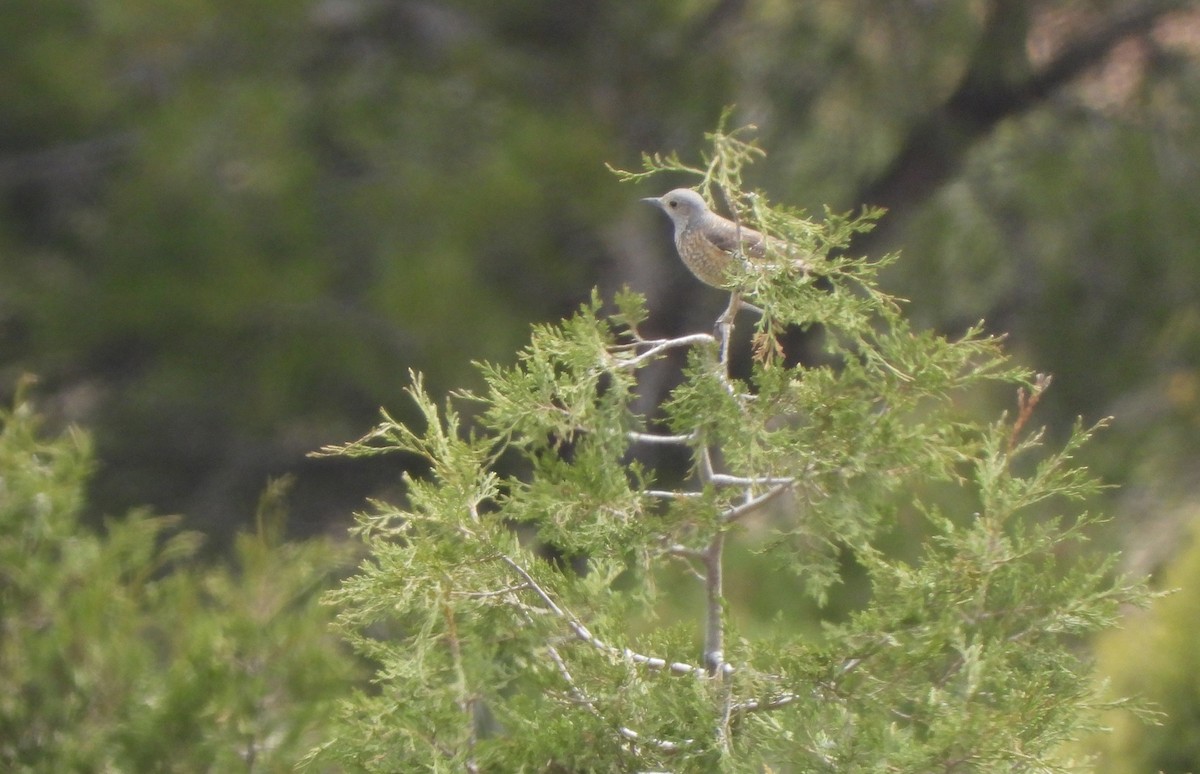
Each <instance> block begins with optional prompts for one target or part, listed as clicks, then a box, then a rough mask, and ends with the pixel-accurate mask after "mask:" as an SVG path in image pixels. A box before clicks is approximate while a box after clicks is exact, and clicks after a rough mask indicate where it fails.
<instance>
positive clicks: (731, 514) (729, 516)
mask: <svg viewBox="0 0 1200 774" xmlns="http://www.w3.org/2000/svg"><path fill="white" fill-rule="evenodd" d="M794 483H795V482H794V481H789V482H787V483H785V484H779V485H778V486H775V487H773V488H771V489H768V490H767V491H766V492H763V493H762V494H760V495H759V496H758V497H755V498H753V499H750V500H747V501H746V502H744V503H742V504H741V505H736V506H734V507H732V508H730V509H729V510H727V511H725V512H724V513H722V514H721V521H723V522H725V523H726V524H731V523H733V522H735V521H737V520H738V519H740V518H742V517H743V516H746V515H748V514H750V513H752V512H754V511H755V510H757V509H758V508H760V507H761V506H763V505H765V504H766V503H768V502H770V501H771V500H774V499H775V498H776V497H779V496H780V495H781V494H783V493H784V492H786V491H788V490H789V489H791V488H792V485H793V484H794Z"/></svg>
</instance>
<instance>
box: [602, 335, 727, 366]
mask: <svg viewBox="0 0 1200 774" xmlns="http://www.w3.org/2000/svg"><path fill="white" fill-rule="evenodd" d="M713 343H716V339H715V338H714V337H713V336H711V335H710V334H707V333H693V334H690V335H688V336H680V337H679V338H676V339H652V340H647V341H639V342H638V345H639V346H648V347H650V349H648V350H646V351H645V352H643V353H641V354H640V355H636V356H634V357H630V358H615V357H614V360H616V364H617V365H618V366H619V367H621V368H639V367H641V365H642V363H644V362H646V361H647V360H653V359H654V358H656V357H658V356H659V355H661V354H662V353H663V352H666V351H668V350H671V349H679V348H681V347H691V346H694V345H696V344H713ZM609 354H610V356H612V354H613V353H612V352H610V353H609Z"/></svg>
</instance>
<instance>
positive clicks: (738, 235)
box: [642, 188, 804, 288]
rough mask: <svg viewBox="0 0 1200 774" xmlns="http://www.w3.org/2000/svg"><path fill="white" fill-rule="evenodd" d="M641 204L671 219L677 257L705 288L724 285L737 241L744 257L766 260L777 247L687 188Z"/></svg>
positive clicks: (646, 200) (727, 280)
mask: <svg viewBox="0 0 1200 774" xmlns="http://www.w3.org/2000/svg"><path fill="white" fill-rule="evenodd" d="M642 201H644V202H648V203H650V204H653V205H655V206H656V207H659V208H660V209H662V211H663V212H665V213H667V215H669V216H670V217H671V221H672V222H673V223H674V224H675V248H676V249H677V250H678V251H679V257H680V258H682V259H683V263H684V265H685V266H687V267H688V269H689V270H690V271H691V272H692V274H695V275H696V277H697V278H698V279H699V280H700V281H701V282H703V283H705V284H706V285H712V286H713V287H715V288H724V287H726V286H727V283H728V282H729V280H730V272H729V270H730V268H731V267H732V266H733V262H734V260H735V255H736V254H737V252H738V251H737V243H738V240H739V239H740V240H741V248H742V249H741V254H742V257H744V258H751V259H755V258H757V259H762V258H765V257H766V254H767V247H768V246H770V247H771V248H772V249H773V250H774V249H776V248H777V244H776V243H775V240H772V239H770V238H768V237H764V236H763V235H762V234H761V233H759V232H758V231H755V230H754V229H752V228H749V227H747V226H739V225H738V224H737V223H734V222H733V221H731V220H729V219H728V218H723V217H721V216H720V215H718V214H717V213H715V212H713V211H712V210H710V209H709V208H708V205H707V204H705V203H704V199H703V198H701V196H700V194H698V193H696V192H695V191H693V190H691V189H690V188H676V189H675V190H674V191H668V192H667V193H665V194H663V195H662V196H660V197H657V198H655V197H649V198H646V199H642ZM797 266H798V267H799V268H801V269H803V268H804V264H803V263H801V262H797Z"/></svg>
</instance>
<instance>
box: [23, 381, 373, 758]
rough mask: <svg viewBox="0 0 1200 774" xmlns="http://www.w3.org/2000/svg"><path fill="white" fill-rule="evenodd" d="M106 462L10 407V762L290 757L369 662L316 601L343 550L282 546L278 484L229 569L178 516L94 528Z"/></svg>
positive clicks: (75, 437)
mask: <svg viewBox="0 0 1200 774" xmlns="http://www.w3.org/2000/svg"><path fill="white" fill-rule="evenodd" d="M91 464H92V463H91V452H90V446H89V442H88V439H87V438H86V437H85V436H83V435H82V434H80V433H78V432H74V431H71V432H68V433H66V434H64V435H62V436H61V437H57V438H49V439H47V438H44V437H42V435H41V434H40V433H39V432H38V427H37V420H36V417H35V416H34V415H33V414H32V412H31V409H30V406H29V404H28V403H24V402H20V401H19V402H18V403H17V405H16V407H15V408H14V409H13V410H12V411H11V412H4V413H3V414H0V619H2V620H3V629H4V631H3V636H2V637H0V682H2V683H3V684H4V686H5V690H4V691H3V694H2V695H0V768H2V769H3V770H4V771H12V772H17V771H31V772H32V771H39V772H41V771H45V772H49V771H249V770H254V771H286V770H289V769H290V768H291V766H292V764H294V762H295V761H296V759H297V758H298V757H300V755H301V753H302V752H303V751H304V750H306V749H307V748H309V747H311V746H312V745H313V744H314V743H315V742H316V740H317V739H319V738H320V737H319V736H318V734H320V733H321V732H322V731H323V723H324V720H325V718H326V717H327V716H328V715H329V714H330V713H331V712H332V711H333V702H334V701H335V699H336V698H337V697H338V696H339V695H341V694H343V693H344V692H345V691H346V690H347V688H348V686H349V685H350V684H351V683H352V682H353V680H354V679H355V678H356V676H357V673H358V668H359V667H358V665H357V664H356V662H355V661H354V660H353V659H352V657H351V656H350V655H349V654H348V653H346V652H345V651H344V649H343V648H342V647H341V646H340V645H339V643H338V642H337V641H336V639H335V638H334V637H332V636H331V634H330V633H329V631H328V623H329V621H328V619H329V616H328V612H327V611H326V610H325V609H324V608H323V607H321V606H320V605H319V604H317V597H318V596H319V594H320V592H321V591H322V590H324V589H325V588H327V587H328V586H329V584H330V583H331V581H332V577H331V576H332V573H333V572H334V571H336V570H337V568H338V567H340V566H342V565H343V564H344V563H345V561H346V559H347V558H348V557H347V556H346V555H345V549H339V548H337V547H335V546H334V545H333V544H332V543H330V542H327V541H320V540H313V541H309V542H306V543H301V544H288V543H283V542H281V541H280V540H279V538H278V533H279V520H280V518H281V516H280V513H281V510H280V509H281V503H280V497H281V495H282V491H280V490H279V487H278V486H276V487H274V488H273V489H272V490H271V491H270V492H269V493H268V496H267V497H264V500H263V506H262V512H261V513H260V524H259V529H258V530H257V531H256V532H253V533H246V534H242V535H239V536H238V538H237V541H236V547H235V550H234V555H233V559H232V561H231V563H230V564H229V566H227V567H225V566H207V565H205V564H202V563H200V562H199V561H197V560H196V559H195V558H194V551H195V549H196V547H197V546H198V537H197V535H195V534H194V533H187V532H177V531H175V530H174V529H173V528H172V520H171V519H166V518H156V517H150V516H147V515H145V514H142V513H134V514H130V515H129V516H127V517H125V518H121V519H113V520H110V521H109V522H108V523H107V524H106V527H105V530H104V532H103V534H97V533H95V532H93V531H91V530H89V529H87V528H85V527H84V526H82V525H81V524H80V523H79V517H80V512H81V509H82V507H83V502H84V486H85V484H86V481H87V478H88V475H89V473H90V470H91Z"/></svg>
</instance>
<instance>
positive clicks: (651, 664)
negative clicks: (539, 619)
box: [500, 554, 708, 677]
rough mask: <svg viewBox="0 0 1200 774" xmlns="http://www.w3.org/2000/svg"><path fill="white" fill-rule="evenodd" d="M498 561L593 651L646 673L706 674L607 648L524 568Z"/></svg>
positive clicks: (700, 669) (678, 663) (679, 663)
mask: <svg viewBox="0 0 1200 774" xmlns="http://www.w3.org/2000/svg"><path fill="white" fill-rule="evenodd" d="M500 560H501V561H502V562H504V563H505V564H507V565H508V566H509V567H510V568H512V570H513V572H515V573H517V574H518V575H520V576H521V577H522V578H523V579H524V580H525V583H526V584H527V585H528V588H529V590H530V591H532V592H533V593H535V594H537V596H538V597H539V598H541V600H542V603H543V604H545V605H546V607H547V608H549V610H550V612H552V613H553V614H554V615H556V616H558V617H559V618H561V619H562V620H563V621H565V622H566V624H567V626H568V627H570V629H571V631H572V632H574V634H575V636H576V637H577V638H578V639H580V640H582V641H583V642H586V643H587V644H589V645H591V646H592V647H594V648H596V649H597V650H602V651H604V652H606V653H610V654H612V655H614V656H620V657H622V658H625V659H628V660H629V661H632V662H633V663H635V664H641V665H642V666H644V667H647V668H649V669H664V670H666V671H668V672H670V673H672V674H676V675H691V676H693V677H704V676H706V675H707V674H708V672H707V670H705V669H704V668H703V667H698V666H695V665H693V664H687V663H684V662H682V661H667V660H666V659H663V658H658V657H657V656H647V655H645V654H642V653H637V652H636V651H633V650H630V649H629V648H618V647H615V646H613V645H609V644H608V643H606V642H604V641H603V640H601V639H600V638H599V637H597V636H596V635H594V634H592V633H591V631H590V630H589V629H588V628H587V627H586V626H584V625H583V623H582V622H581V621H580V620H579V619H578V618H576V617H575V616H573V615H571V614H569V613H568V612H566V611H565V610H563V609H562V608H561V607H559V606H558V604H557V603H555V601H554V599H553V598H552V597H551V596H550V594H549V593H547V592H546V590H545V589H543V588H542V587H541V586H540V585H538V582H537V581H535V580H534V579H533V576H532V575H530V574H529V572H528V571H527V570H526V569H525V568H524V567H522V566H521V565H519V564H517V563H516V562H514V561H513V560H512V559H511V558H509V557H508V556H506V555H504V554H500Z"/></svg>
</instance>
